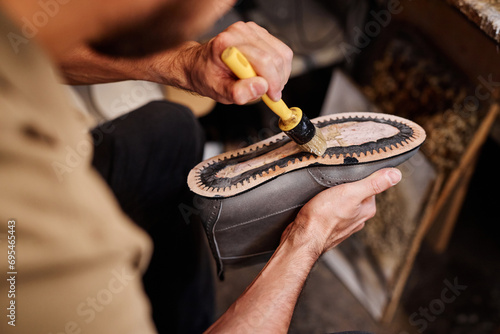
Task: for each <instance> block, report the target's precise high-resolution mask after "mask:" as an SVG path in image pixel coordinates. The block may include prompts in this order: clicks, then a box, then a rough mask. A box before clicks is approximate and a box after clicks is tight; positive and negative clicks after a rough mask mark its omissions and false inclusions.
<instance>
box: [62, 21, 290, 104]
mask: <svg viewBox="0 0 500 334" xmlns="http://www.w3.org/2000/svg"><path fill="white" fill-rule="evenodd" d="M229 46H237V47H238V48H239V49H240V50H241V52H243V53H244V54H245V56H246V57H247V58H248V60H249V61H250V62H251V64H252V66H253V67H254V69H255V71H256V72H257V74H258V77H255V78H251V79H245V80H238V79H237V78H236V77H235V76H234V75H233V73H232V72H231V71H230V70H229V68H227V66H226V65H225V64H224V63H223V62H222V60H221V58H220V57H221V55H222V52H223V51H224V50H225V49H226V48H227V47H229ZM292 57H293V53H292V50H291V49H290V48H289V47H288V46H286V45H285V44H284V43H282V42H281V41H280V40H278V39H277V38H275V37H273V36H272V35H271V34H269V33H268V32H267V31H266V30H265V29H264V28H262V27H260V26H258V25H257V24H255V23H253V22H248V23H243V22H237V23H235V24H233V25H231V26H230V27H228V28H227V29H226V30H225V31H224V32H222V33H220V34H219V35H217V36H216V37H214V38H212V39H211V40H210V41H209V42H207V43H204V44H200V43H197V42H192V41H191V42H185V43H183V44H181V45H179V46H178V47H176V48H173V49H169V50H166V51H164V52H161V53H158V54H155V55H152V56H148V57H145V58H142V59H126V58H110V57H106V56H103V55H100V54H97V53H96V52H94V51H93V50H91V49H90V48H89V47H87V46H81V47H79V48H76V49H75V50H73V52H69V53H67V54H66V55H65V58H64V59H60V62H59V63H60V66H61V69H62V72H63V74H64V75H65V77H66V80H67V82H68V83H69V84H96V83H105V82H114V81H120V80H147V81H152V82H157V83H160V84H165V85H170V86H175V87H179V88H182V89H186V90H190V91H193V92H196V93H198V94H200V95H203V96H208V97H210V98H212V99H214V100H216V101H218V102H221V103H226V104H229V103H236V104H245V103H247V102H250V101H253V100H256V99H258V98H259V97H261V96H262V95H263V94H265V93H267V94H268V95H269V97H270V98H271V99H273V100H275V101H277V100H279V99H280V98H281V91H282V90H283V87H284V86H285V83H286V82H287V81H288V78H289V76H290V72H291V69H292V65H291V64H292Z"/></svg>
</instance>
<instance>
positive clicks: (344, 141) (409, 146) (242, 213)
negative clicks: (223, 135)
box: [188, 112, 425, 278]
mask: <svg viewBox="0 0 500 334" xmlns="http://www.w3.org/2000/svg"><path fill="white" fill-rule="evenodd" d="M312 122H313V123H314V124H315V125H316V126H317V127H318V128H319V129H320V130H321V132H322V133H323V135H324V136H325V138H326V140H327V144H328V148H327V150H326V152H325V154H323V156H320V157H319V156H315V155H313V154H311V153H308V152H303V151H301V150H300V148H299V147H298V145H297V144H295V143H294V142H292V141H291V140H290V139H289V138H288V137H287V136H286V135H285V134H284V133H280V134H278V135H275V136H273V137H270V138H268V139H266V140H263V141H261V142H259V143H256V144H254V145H251V146H248V147H246V148H242V149H240V150H236V151H231V152H227V153H223V154H220V155H218V156H215V157H213V158H210V159H208V160H205V161H203V162H201V163H200V164H198V165H197V166H196V167H194V168H193V169H192V170H191V172H190V173H189V176H188V185H189V188H190V189H191V191H192V192H194V193H195V196H196V198H195V201H194V203H196V208H197V209H198V210H199V218H200V219H201V222H202V223H203V226H204V229H205V232H206V235H207V237H208V241H209V244H210V247H211V250H212V253H213V256H214V258H215V261H216V263H217V271H218V274H219V277H221V278H222V277H223V271H224V266H225V265H238V264H239V265H246V264H251V263H255V262H260V261H266V260H267V259H269V257H270V256H271V255H272V254H273V252H274V251H275V249H276V247H277V246H278V244H279V241H280V238H281V234H282V232H283V231H284V229H285V228H286V227H287V225H288V224H290V223H291V222H292V221H293V220H294V219H295V216H296V215H297V213H298V212H299V210H300V208H301V207H302V206H303V205H304V204H305V203H307V202H308V201H309V200H310V199H311V198H313V197H314V196H315V195H316V194H318V193H319V192H321V191H322V190H324V189H327V188H329V187H333V186H336V185H339V184H342V183H346V182H353V181H357V180H360V179H363V178H365V177H367V176H369V175H370V174H372V173H373V172H375V171H377V170H379V169H382V168H385V167H396V166H398V165H400V164H401V163H403V162H404V161H406V160H407V159H409V158H410V157H411V156H412V155H414V154H415V153H416V151H417V150H418V148H419V147H420V145H421V144H422V143H423V141H424V140H425V131H424V130H423V129H422V127H420V126H419V125H418V124H416V123H414V122H412V121H409V120H407V119H404V118H401V117H397V116H393V115H387V114H380V113H372V112H365V113H342V114H332V115H328V116H323V117H318V118H316V119H313V120H312Z"/></svg>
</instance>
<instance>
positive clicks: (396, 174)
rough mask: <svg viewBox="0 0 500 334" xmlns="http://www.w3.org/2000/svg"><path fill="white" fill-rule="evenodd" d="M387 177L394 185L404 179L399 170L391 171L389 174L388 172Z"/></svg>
mask: <svg viewBox="0 0 500 334" xmlns="http://www.w3.org/2000/svg"><path fill="white" fill-rule="evenodd" d="M386 176H387V178H388V179H389V182H390V183H391V184H392V185H395V184H397V183H399V181H401V178H402V177H403V175H402V174H401V172H400V171H399V169H391V170H390V171H389V172H387V174H386Z"/></svg>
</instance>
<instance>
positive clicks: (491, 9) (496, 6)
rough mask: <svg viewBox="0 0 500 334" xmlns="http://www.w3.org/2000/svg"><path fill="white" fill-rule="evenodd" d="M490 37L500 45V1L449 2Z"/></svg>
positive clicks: (467, 0)
mask: <svg viewBox="0 0 500 334" xmlns="http://www.w3.org/2000/svg"><path fill="white" fill-rule="evenodd" d="M448 2H449V3H450V4H452V5H453V6H455V7H457V8H458V9H459V10H460V11H461V12H462V13H463V14H465V16H467V18H469V19H470V20H471V21H472V22H474V23H475V24H476V25H477V26H478V27H479V28H481V30H483V31H484V32H485V33H486V34H487V35H488V36H490V37H491V38H493V39H494V40H495V41H496V42H497V43H500V1H498V0H448Z"/></svg>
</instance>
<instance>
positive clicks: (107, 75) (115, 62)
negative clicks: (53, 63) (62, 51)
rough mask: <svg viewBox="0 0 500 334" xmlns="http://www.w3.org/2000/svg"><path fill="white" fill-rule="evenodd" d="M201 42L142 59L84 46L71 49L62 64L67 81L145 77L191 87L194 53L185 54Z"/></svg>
mask: <svg viewBox="0 0 500 334" xmlns="http://www.w3.org/2000/svg"><path fill="white" fill-rule="evenodd" d="M198 46H199V44H198V43H196V42H186V43H183V44H182V45H180V46H179V47H177V48H175V49H170V50H168V51H165V52H162V53H161V55H152V56H148V57H145V58H140V59H129V58H111V57H107V56H103V55H100V54H98V53H96V52H94V51H93V50H91V49H90V48H88V47H86V46H82V47H79V48H77V49H75V50H73V52H71V53H68V54H67V55H66V56H65V58H64V59H61V60H60V62H59V65H60V68H61V71H62V74H63V76H64V78H65V79H66V83H68V84H72V85H81V84H98V83H109V82H117V81H123V80H145V81H151V82H156V83H159V84H165V85H172V86H176V87H180V88H184V89H191V82H190V75H189V68H190V64H189V63H188V62H189V61H190V60H191V59H192V57H186V56H185V55H187V54H189V53H192V52H196V51H195V50H196V49H197V47H198ZM160 73H161V75H160ZM165 74H168V76H167V75H165Z"/></svg>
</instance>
